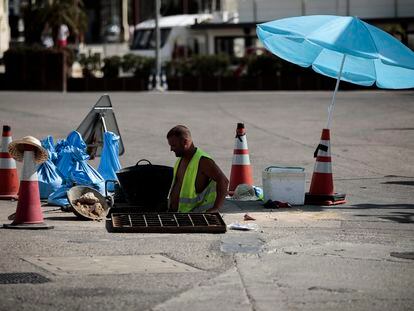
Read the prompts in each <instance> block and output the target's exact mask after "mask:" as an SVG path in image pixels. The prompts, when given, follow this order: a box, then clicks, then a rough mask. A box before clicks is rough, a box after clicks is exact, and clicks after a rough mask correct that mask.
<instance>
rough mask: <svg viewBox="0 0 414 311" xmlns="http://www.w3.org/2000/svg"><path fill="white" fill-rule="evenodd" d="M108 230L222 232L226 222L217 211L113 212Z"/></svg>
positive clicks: (224, 230) (108, 223) (108, 222)
mask: <svg viewBox="0 0 414 311" xmlns="http://www.w3.org/2000/svg"><path fill="white" fill-rule="evenodd" d="M111 216H112V218H111V219H109V220H107V224H106V227H107V230H108V231H109V232H152V233H223V232H226V224H225V223H224V221H223V218H222V217H221V216H220V214H219V213H113V214H112V215H111Z"/></svg>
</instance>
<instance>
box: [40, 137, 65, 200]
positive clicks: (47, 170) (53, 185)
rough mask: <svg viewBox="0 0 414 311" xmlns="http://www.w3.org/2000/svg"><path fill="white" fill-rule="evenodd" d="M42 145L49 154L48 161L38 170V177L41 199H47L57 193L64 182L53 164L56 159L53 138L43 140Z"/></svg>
mask: <svg viewBox="0 0 414 311" xmlns="http://www.w3.org/2000/svg"><path fill="white" fill-rule="evenodd" d="M41 144H42V146H43V147H44V148H45V149H46V150H47V152H48V159H47V160H46V161H45V162H43V163H42V164H40V165H39V167H38V168H37V177H38V183H39V194H40V198H41V199H47V198H48V197H49V195H50V194H51V193H53V192H55V191H56V190H57V189H58V188H60V187H61V186H62V182H63V180H62V177H61V176H60V174H59V171H58V170H57V168H56V166H55V164H54V163H53V159H55V158H56V152H55V148H54V145H53V137H52V136H48V137H46V138H45V139H43V140H41Z"/></svg>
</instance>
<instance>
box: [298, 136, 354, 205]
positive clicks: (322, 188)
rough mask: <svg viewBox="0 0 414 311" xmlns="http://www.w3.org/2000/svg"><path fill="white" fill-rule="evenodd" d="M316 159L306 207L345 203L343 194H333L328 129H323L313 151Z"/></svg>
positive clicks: (306, 197)
mask: <svg viewBox="0 0 414 311" xmlns="http://www.w3.org/2000/svg"><path fill="white" fill-rule="evenodd" d="M314 157H315V158H316V163H315V167H314V169H313V175H312V181H311V185H310V189H309V192H308V193H306V195H305V204H308V205H337V204H343V203H346V201H345V194H340V193H335V192H334V185H333V177H332V164H331V145H330V133H329V129H323V130H322V135H321V142H320V144H319V145H318V147H317V148H316V150H315V154H314Z"/></svg>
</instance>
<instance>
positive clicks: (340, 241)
mask: <svg viewBox="0 0 414 311" xmlns="http://www.w3.org/2000/svg"><path fill="white" fill-rule="evenodd" d="M100 95H101V94H96V93H43V92H1V93H0V120H1V124H0V125H5V124H8V125H10V126H11V128H12V135H13V139H18V138H21V137H23V136H26V135H32V136H35V137H37V138H44V137H46V136H47V135H52V136H53V137H54V139H55V140H56V139H60V138H64V137H66V136H67V135H68V134H69V133H70V132H71V131H72V130H75V129H76V128H77V127H78V125H79V124H80V122H81V121H82V119H83V118H84V117H85V116H86V114H87V113H88V112H89V110H90V109H91V108H92V106H93V105H94V104H95V102H96V101H97V100H98V99H99V97H100ZM109 95H110V97H111V100H112V105H113V109H114V111H115V115H116V118H117V122H118V125H119V129H120V132H121V135H122V139H123V143H124V145H125V154H124V155H123V156H121V158H120V160H121V163H122V165H123V167H127V166H132V165H135V163H136V162H137V161H138V160H140V159H148V160H150V161H151V162H152V163H153V164H163V165H170V166H172V165H173V164H174V161H175V157H174V154H173V153H171V152H170V150H169V146H168V144H167V140H166V138H165V136H166V133H167V132H168V130H169V129H170V128H171V127H173V126H174V125H176V124H185V125H187V126H188V127H189V128H190V129H191V131H192V134H193V138H194V141H195V144H196V146H199V147H201V148H203V149H204V150H205V151H207V152H209V153H210V154H211V155H212V156H213V158H214V159H215V160H216V162H217V163H218V165H219V166H220V167H221V168H222V170H223V171H224V172H225V174H226V175H227V176H229V175H230V169H231V165H232V154H233V147H234V136H235V129H236V125H237V123H238V122H244V124H245V126H246V130H247V140H248V146H249V153H250V161H251V163H252V168H253V177H254V183H255V185H257V186H259V187H260V186H261V185H262V171H263V170H264V169H265V168H266V167H268V166H272V165H276V166H300V167H303V168H305V171H306V174H307V175H306V188H307V189H309V184H310V179H311V176H312V171H313V166H314V163H315V162H314V161H315V160H314V158H313V152H314V150H315V148H316V146H317V145H318V144H319V140H320V135H321V130H322V128H323V127H324V126H325V124H326V119H327V107H328V105H329V103H330V99H331V95H332V93H331V92H244V93H178V92H167V93H113V94H109ZM331 146H332V159H333V160H332V161H333V176H334V185H335V190H336V191H338V192H342V193H346V194H347V203H346V204H344V205H338V206H335V207H327V206H295V207H293V208H286V209H271V210H269V209H264V208H263V205H262V203H261V202H242V201H235V200H230V199H228V200H226V202H225V205H224V207H223V209H222V214H223V218H224V220H225V222H226V223H227V224H231V223H235V222H239V223H243V222H244V221H243V216H244V215H245V214H246V213H248V214H249V215H250V216H252V217H253V218H255V219H256V220H254V221H250V222H249V223H250V224H254V225H255V229H254V230H251V231H236V230H227V232H226V233H225V234H161V233H159V234H155V233H151V234H141V233H128V234H127V233H109V232H107V231H106V229H105V225H104V222H92V221H82V220H79V219H78V218H77V217H76V216H75V215H73V214H72V213H65V212H62V211H61V210H60V209H59V208H58V207H55V206H43V207H42V210H43V216H44V218H45V221H46V223H47V224H49V225H53V226H54V229H51V230H37V231H31V230H8V229H0V235H1V238H0V310H237V311H243V310H412V309H413V305H414V289H413V284H414V261H413V258H414V225H413V222H414V212H413V209H414V191H413V189H414V188H413V187H414V92H413V91H403V92H396V91H364V92H349V91H348V92H345V91H340V92H339V93H338V95H337V103H336V107H335V111H334V116H333V123H332V127H331ZM91 164H92V165H94V166H95V167H96V166H97V165H98V164H99V158H98V159H96V160H94V161H91ZM21 168H22V166H21V164H20V163H18V171H19V173H20V172H21ZM16 205H17V203H16V202H10V201H0V225H1V224H9V223H10V222H11V220H9V219H8V216H9V215H10V214H12V213H14V212H15V210H16ZM17 273H29V274H25V275H21V274H17ZM23 276H25V277H26V279H23ZM12 277H15V278H17V280H20V282H21V283H18V284H10V282H11V281H10V280H11V278H12Z"/></svg>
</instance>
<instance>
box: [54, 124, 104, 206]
mask: <svg viewBox="0 0 414 311" xmlns="http://www.w3.org/2000/svg"><path fill="white" fill-rule="evenodd" d="M55 148H56V152H57V153H58V156H57V158H58V160H57V165H56V166H57V169H58V171H59V172H60V174H61V175H62V178H63V185H62V186H61V187H60V188H59V189H57V190H56V191H55V192H54V193H52V194H51V195H50V196H49V198H48V203H49V204H54V205H60V206H66V205H68V204H69V202H68V200H67V197H66V191H68V190H69V189H70V188H71V187H72V186H74V185H78V186H82V185H84V186H90V187H92V188H94V189H96V190H98V191H99V192H100V193H102V194H105V180H104V178H103V177H102V176H101V174H99V173H98V171H97V170H96V169H94V168H93V167H92V166H91V165H90V164H89V163H88V160H89V155H88V154H87V153H86V144H85V142H84V141H83V139H82V136H81V135H80V134H79V133H78V132H76V131H73V132H71V133H70V134H69V135H68V137H67V138H66V139H65V140H62V141H59V142H58V144H57V145H56V147H55Z"/></svg>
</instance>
